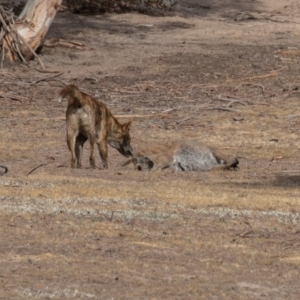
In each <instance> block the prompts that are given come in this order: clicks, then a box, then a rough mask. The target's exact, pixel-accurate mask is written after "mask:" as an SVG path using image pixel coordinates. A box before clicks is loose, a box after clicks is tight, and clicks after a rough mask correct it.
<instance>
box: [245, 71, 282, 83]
mask: <svg viewBox="0 0 300 300" xmlns="http://www.w3.org/2000/svg"><path fill="white" fill-rule="evenodd" d="M279 71H280V70H273V71H271V72H269V73H267V74H263V75H256V76H252V77H246V78H244V79H241V80H240V81H241V82H243V81H246V80H253V79H261V78H268V77H274V76H278V74H279Z"/></svg>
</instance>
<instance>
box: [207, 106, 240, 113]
mask: <svg viewBox="0 0 300 300" xmlns="http://www.w3.org/2000/svg"><path fill="white" fill-rule="evenodd" d="M203 109H204V110H223V111H233V112H241V111H240V110H238V109H233V108H228V107H218V106H216V107H208V108H203Z"/></svg>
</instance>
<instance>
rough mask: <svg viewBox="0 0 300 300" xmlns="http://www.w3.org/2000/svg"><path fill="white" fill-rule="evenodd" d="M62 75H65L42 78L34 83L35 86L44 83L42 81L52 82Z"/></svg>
mask: <svg viewBox="0 0 300 300" xmlns="http://www.w3.org/2000/svg"><path fill="white" fill-rule="evenodd" d="M62 74H63V73H62V72H61V73H58V74H55V75H53V76H51V77H46V78H41V79H39V80H37V81H35V82H33V84H37V83H39V82H42V81H49V80H50V81H51V80H52V79H54V78H56V77H58V76H61V75H62Z"/></svg>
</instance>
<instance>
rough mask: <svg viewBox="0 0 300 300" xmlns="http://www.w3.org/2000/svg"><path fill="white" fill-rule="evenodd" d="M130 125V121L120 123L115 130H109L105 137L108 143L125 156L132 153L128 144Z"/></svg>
mask: <svg viewBox="0 0 300 300" xmlns="http://www.w3.org/2000/svg"><path fill="white" fill-rule="evenodd" d="M130 125H131V121H130V122H127V123H125V124H123V125H121V126H120V127H119V128H118V129H117V130H116V131H115V132H111V134H110V135H109V136H108V138H107V142H108V144H109V145H110V146H111V147H113V148H115V149H117V150H118V151H119V152H120V153H121V154H122V155H123V156H125V157H130V156H132V155H133V154H132V147H131V145H130V141H131V138H130V132H129V130H130Z"/></svg>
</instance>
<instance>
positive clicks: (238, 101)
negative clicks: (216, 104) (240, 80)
mask: <svg viewBox="0 0 300 300" xmlns="http://www.w3.org/2000/svg"><path fill="white" fill-rule="evenodd" d="M212 100H220V101H226V102H230V103H229V104H232V103H239V104H242V105H247V104H248V101H247V100H246V101H242V100H236V99H232V98H228V99H224V98H214V99H212ZM246 102H247V103H246Z"/></svg>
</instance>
